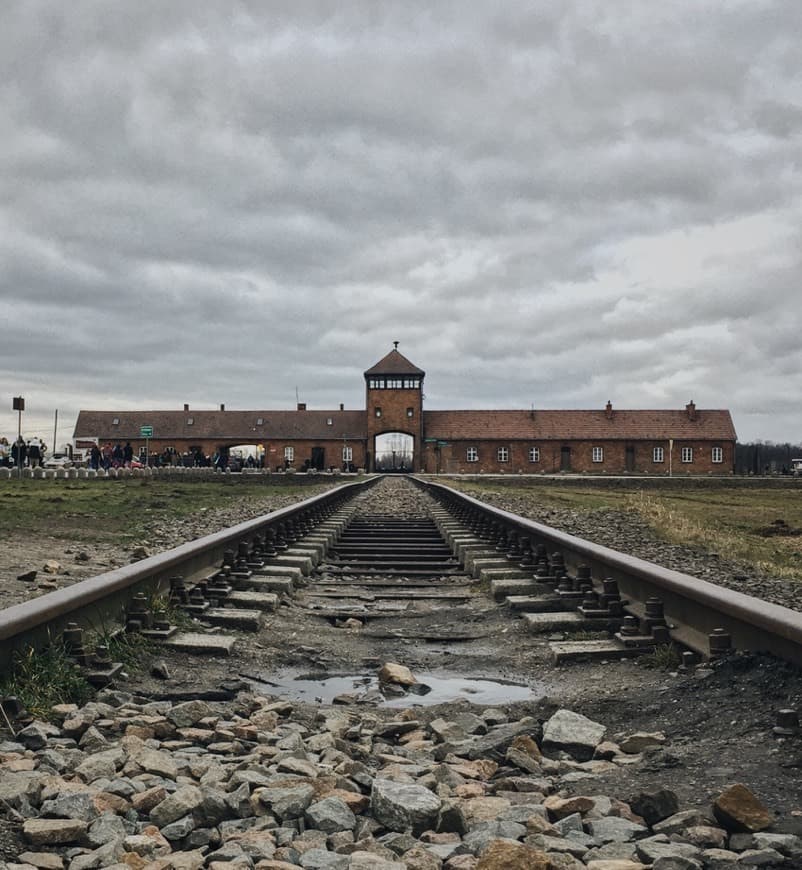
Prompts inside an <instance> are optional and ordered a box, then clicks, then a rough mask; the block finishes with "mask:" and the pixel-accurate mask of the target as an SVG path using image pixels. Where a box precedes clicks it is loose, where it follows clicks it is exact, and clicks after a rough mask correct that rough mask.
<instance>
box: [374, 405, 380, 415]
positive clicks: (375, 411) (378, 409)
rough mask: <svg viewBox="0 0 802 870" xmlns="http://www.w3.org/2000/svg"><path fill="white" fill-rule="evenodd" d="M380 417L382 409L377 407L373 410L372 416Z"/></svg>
mask: <svg viewBox="0 0 802 870" xmlns="http://www.w3.org/2000/svg"><path fill="white" fill-rule="evenodd" d="M381 415H382V409H381V408H380V407H379V406H378V405H377V406H376V407H375V408H374V409H373V416H374V417H381Z"/></svg>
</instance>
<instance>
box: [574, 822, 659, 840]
mask: <svg viewBox="0 0 802 870" xmlns="http://www.w3.org/2000/svg"><path fill="white" fill-rule="evenodd" d="M587 824H588V832H589V833H590V835H591V836H592V837H593V838H594V839H595V840H596V842H597V843H599V844H600V845H602V844H604V843H627V842H629V841H631V840H638V839H640V838H641V837H646V836H648V835H649V829H648V828H645V827H644V826H643V825H638V824H636V823H635V822H630V820H629V819H622V818H619V817H618V816H607V817H606V818H604V819H593V820H591V821H589V822H588V823H587Z"/></svg>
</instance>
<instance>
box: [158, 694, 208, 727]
mask: <svg viewBox="0 0 802 870" xmlns="http://www.w3.org/2000/svg"><path fill="white" fill-rule="evenodd" d="M213 715H214V710H213V709H212V708H211V707H210V706H209V705H208V704H207V703H206V702H205V701H186V702H185V703H183V704H176V705H175V706H174V707H172V708H171V709H170V710H168V711H167V718H168V719H169V720H170V721H171V722H172V723H173V725H175V727H176V728H190V727H192V726H193V725H197V723H198V722H200V720H201V719H205V718H206V717H207V716H213Z"/></svg>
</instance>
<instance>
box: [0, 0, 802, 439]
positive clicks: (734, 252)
mask: <svg viewBox="0 0 802 870" xmlns="http://www.w3.org/2000/svg"><path fill="white" fill-rule="evenodd" d="M3 12H4V26H3V28H2V30H1V31H0V297H1V298H0V301H2V304H3V311H4V314H5V318H4V332H3V341H2V342H0V376H2V380H3V382H4V383H6V384H8V387H7V392H8V394H9V396H8V397H7V399H6V400H3V401H4V403H5V404H8V405H9V406H10V401H8V398H9V397H10V395H12V394H16V393H19V392H24V393H26V394H27V395H28V397H29V400H28V404H29V407H30V408H32V409H33V411H32V413H31V420H32V424H33V421H34V420H41V421H45V420H46V419H47V417H48V416H49V415H50V413H51V412H52V409H53V408H55V407H59V408H60V409H61V413H62V415H63V416H64V415H67V416H69V414H73V415H74V413H75V412H76V411H77V409H78V408H80V407H96V408H97V407H120V408H122V407H142V406H151V407H177V406H180V404H181V403H182V402H184V401H189V402H191V403H193V405H197V406H199V407H200V406H204V407H214V406H215V405H216V404H218V403H219V402H226V404H227V406H230V407H243V408H244V407H253V406H261V407H270V406H276V407H292V405H293V404H294V401H295V389H296V387H297V388H298V391H299V394H300V396H301V398H302V400H306V401H307V402H308V403H309V404H310V406H316V407H326V406H328V407H336V405H337V403H338V402H341V401H342V402H345V404H346V405H347V406H348V407H359V406H360V405H361V403H362V402H363V401H364V394H363V384H362V378H361V374H362V372H363V371H364V369H366V368H368V367H369V366H370V365H371V364H372V363H373V362H375V361H376V360H377V359H378V358H380V357H381V356H383V355H384V353H385V352H386V351H387V349H389V347H390V341H391V340H393V339H400V340H401V341H402V346H401V349H402V350H403V351H404V352H405V353H406V354H407V355H408V356H409V357H410V358H411V359H413V361H415V362H416V363H418V364H419V365H421V366H422V367H423V368H425V369H426V370H427V372H428V378H427V390H426V392H427V402H428V403H429V407H441V408H442V407H529V406H530V405H531V404H535V405H536V406H539V407H600V406H603V404H604V402H605V401H606V400H607V399H608V398H611V399H613V401H614V402H615V404H616V405H617V406H618V407H625V406H632V407H650V406H651V407H666V406H668V407H681V406H682V405H683V404H684V403H685V402H686V401H687V400H688V399H689V398H691V397H693V398H694V399H695V400H696V401H697V403H698V404H699V405H700V406H705V405H707V406H714V407H730V408H731V409H732V410H733V413H734V417H735V421H736V425H737V426H738V428H739V434H740V435H741V436H742V437H744V438H749V437H753V438H754V437H763V438H775V439H783V440H784V439H800V438H802V427H801V426H800V416H799V413H798V411H797V410H796V405H795V403H794V401H793V399H790V398H789V397H793V396H797V395H799V392H800V389H801V388H802V375H800V371H802V366H801V365H800V363H802V359H801V358H800V357H801V355H802V351H800V345H799V341H798V335H799V334H800V329H802V323H800V320H802V315H801V314H800V306H799V305H798V302H797V298H798V290H797V278H798V275H799V274H800V265H802V264H800V251H802V245H800V238H799V235H800V234H799V231H798V229H797V228H798V227H799V225H800V216H801V215H800V212H801V211H802V208H801V207H800V170H799V156H798V155H799V153H800V144H802V142H801V141H800V140H802V65H801V64H800V61H799V52H798V48H797V38H796V37H797V34H798V33H799V32H800V30H801V29H802V7H799V6H798V5H796V4H786V3H780V2H770V0H751V2H748V3H747V2H740V3H734V4H728V5H727V6H726V7H722V6H721V5H720V4H717V5H714V4H700V3H698V2H696V0H693V2H692V0H672V2H667V3H664V4H660V5H659V6H655V5H654V4H642V3H637V2H634V0H632V2H621V3H616V4H609V3H602V2H600V0H599V2H596V0H580V2H576V3H572V4H554V3H546V2H535V3H520V4H518V3H514V4H504V5H502V7H501V8H500V9H497V8H496V7H495V6H491V4H489V3H487V4H485V3H482V4H472V5H471V6H469V7H468V6H466V5H465V4H457V3H446V2H437V3H432V4H428V5H427V6H426V8H423V7H419V6H414V5H409V4H398V3H389V2H385V3H381V2H378V3H377V2H367V0H365V2H356V0H355V2H350V3H339V4H330V3H322V2H316V3H308V4H300V5H299V4H296V3H289V2H276V3H270V4H263V3H257V2H235V3H218V2H210V3H204V4H197V3H190V2H188V0H177V2H171V3H169V4H163V3H157V2H155V0H145V2H140V3H137V4H128V5H125V4H123V5H118V4H117V5H112V4H108V3H105V2H100V0H95V2H93V0H78V2H75V3H71V4H69V5H68V6H65V5H64V4H59V3H56V2H53V0H26V2H22V0H12V2H10V3H7V4H5V6H4V10H3ZM34 415H38V416H34ZM11 418H12V415H11V414H10V411H6V410H5V409H4V408H3V409H0V428H3V429H9V428H11V425H12V422H13V421H12V419H11ZM39 425H41V426H44V425H45V423H44V422H42V423H40V424H39Z"/></svg>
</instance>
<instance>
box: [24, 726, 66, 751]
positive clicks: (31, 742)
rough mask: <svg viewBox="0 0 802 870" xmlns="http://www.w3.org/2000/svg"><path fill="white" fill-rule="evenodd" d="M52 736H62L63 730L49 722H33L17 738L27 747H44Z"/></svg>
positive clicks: (33, 748) (34, 748) (35, 748)
mask: <svg viewBox="0 0 802 870" xmlns="http://www.w3.org/2000/svg"><path fill="white" fill-rule="evenodd" d="M51 737H61V731H60V730H59V729H58V728H56V726H55V725H51V724H50V723H49V722H38V721H37V722H31V724H30V725H28V726H27V727H25V728H23V729H22V731H20V732H19V733H18V734H17V740H19V742H20V743H22V744H23V745H24V746H25V748H26V749H32V750H34V751H36V750H37V749H44V748H45V746H47V742H48V740H49V739H50V738H51Z"/></svg>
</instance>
